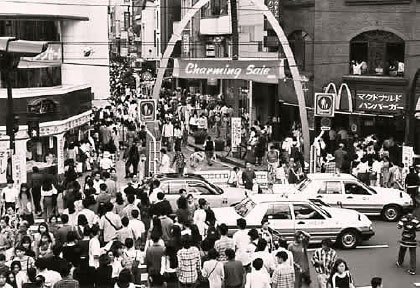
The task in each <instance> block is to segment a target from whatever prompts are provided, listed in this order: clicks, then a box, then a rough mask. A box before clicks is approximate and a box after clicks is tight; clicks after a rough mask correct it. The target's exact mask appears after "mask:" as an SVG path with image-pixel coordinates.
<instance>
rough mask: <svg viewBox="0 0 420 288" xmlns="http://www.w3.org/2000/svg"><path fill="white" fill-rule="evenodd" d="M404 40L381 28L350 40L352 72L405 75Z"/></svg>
mask: <svg viewBox="0 0 420 288" xmlns="http://www.w3.org/2000/svg"><path fill="white" fill-rule="evenodd" d="M404 54H405V43H404V40H403V39H401V38H400V37H398V36H397V35H395V34H393V33H390V32H387V31H381V30H375V31H368V32H364V33H362V34H359V35H358V36H356V37H354V38H353V39H352V40H351V41H350V61H351V64H350V73H351V74H354V75H387V76H404Z"/></svg>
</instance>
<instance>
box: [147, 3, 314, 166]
mask: <svg viewBox="0 0 420 288" xmlns="http://www.w3.org/2000/svg"><path fill="white" fill-rule="evenodd" d="M209 1H210V0H200V1H198V2H197V3H196V4H195V5H194V6H193V7H192V8H191V9H190V10H189V11H188V13H187V14H186V15H185V16H184V18H183V19H182V20H181V23H179V25H178V26H177V29H176V31H174V33H173V35H172V37H171V39H170V40H169V43H168V46H167V47H166V50H165V53H164V54H163V57H162V60H161V62H160V65H159V69H158V75H157V78H156V83H155V86H154V88H153V98H155V99H159V94H160V89H161V87H162V82H163V77H164V75H165V70H166V68H167V66H168V61H169V58H170V57H171V55H172V52H173V50H174V47H175V44H176V42H177V41H179V40H181V34H182V31H183V30H184V29H185V27H186V26H187V24H188V22H189V21H190V20H191V18H192V17H193V16H194V15H195V14H196V13H197V12H198V11H199V10H200V9H201V8H202V7H203V6H204V5H206V4H207V3H208V2H209ZM250 1H251V2H252V4H254V5H255V6H256V7H257V8H258V9H261V12H262V13H263V14H264V16H266V17H267V20H268V22H269V23H270V24H271V26H272V27H273V29H274V31H275V32H276V34H277V37H278V38H279V41H280V44H281V46H282V47H283V51H284V54H285V55H286V58H287V61H288V63H289V67H290V72H291V74H292V78H293V84H294V87H295V91H296V96H297V100H298V104H299V114H300V122H301V125H302V136H303V139H304V156H305V160H306V161H307V162H309V160H310V135H309V124H308V115H307V111H306V103H305V94H304V92H303V87H302V82H301V81H302V78H301V76H300V73H299V69H298V68H297V66H296V61H295V58H294V56H293V52H292V49H291V48H290V45H289V41H288V40H287V37H286V35H285V33H284V31H283V29H282V28H281V27H280V24H279V22H278V21H277V20H276V18H275V17H274V15H273V13H271V11H270V10H269V9H268V7H267V6H266V5H265V4H264V2H263V0H250Z"/></svg>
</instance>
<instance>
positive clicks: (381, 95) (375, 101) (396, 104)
mask: <svg viewBox="0 0 420 288" xmlns="http://www.w3.org/2000/svg"><path fill="white" fill-rule="evenodd" d="M356 95H357V97H356V106H357V108H358V110H363V111H378V112H390V113H393V112H396V111H398V110H403V109H404V106H405V99H404V98H405V97H404V94H402V93H386V92H358V93H357V94H356Z"/></svg>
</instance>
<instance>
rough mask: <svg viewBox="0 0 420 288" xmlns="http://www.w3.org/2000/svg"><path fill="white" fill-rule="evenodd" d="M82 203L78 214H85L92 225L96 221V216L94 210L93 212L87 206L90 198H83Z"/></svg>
mask: <svg viewBox="0 0 420 288" xmlns="http://www.w3.org/2000/svg"><path fill="white" fill-rule="evenodd" d="M82 204H83V209H82V210H81V211H80V212H79V214H78V215H81V214H83V215H85V216H86V219H87V221H88V224H89V226H92V225H93V224H95V223H97V222H98V216H97V215H96V214H95V212H93V211H92V210H90V209H89V208H88V207H89V204H90V199H88V198H85V199H83V201H82ZM77 217H79V216H77Z"/></svg>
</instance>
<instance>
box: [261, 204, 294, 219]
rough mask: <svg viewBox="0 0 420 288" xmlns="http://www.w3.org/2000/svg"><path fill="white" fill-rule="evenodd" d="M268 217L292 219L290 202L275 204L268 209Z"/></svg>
mask: <svg viewBox="0 0 420 288" xmlns="http://www.w3.org/2000/svg"><path fill="white" fill-rule="evenodd" d="M266 216H267V217H269V218H270V219H280V220H287V219H292V214H291V213H290V207H289V204H273V205H270V207H269V209H268V210H267V214H266Z"/></svg>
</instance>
